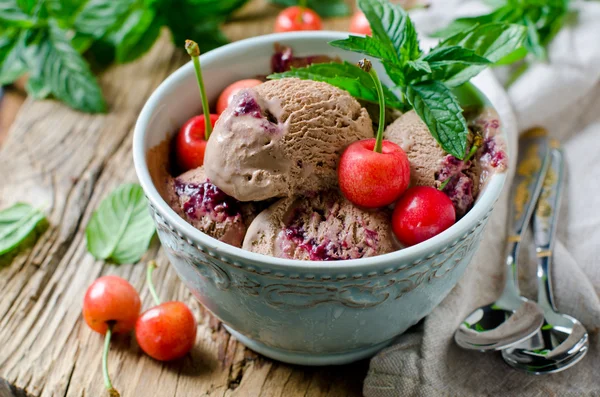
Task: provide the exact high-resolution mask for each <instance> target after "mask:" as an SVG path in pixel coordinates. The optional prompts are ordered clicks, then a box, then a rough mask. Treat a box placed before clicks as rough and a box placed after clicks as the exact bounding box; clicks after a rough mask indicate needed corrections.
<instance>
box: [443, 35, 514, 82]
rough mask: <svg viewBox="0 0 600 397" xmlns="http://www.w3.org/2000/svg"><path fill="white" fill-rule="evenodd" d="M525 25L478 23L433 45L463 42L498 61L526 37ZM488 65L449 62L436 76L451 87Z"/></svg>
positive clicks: (462, 43) (489, 58) (478, 53)
mask: <svg viewBox="0 0 600 397" xmlns="http://www.w3.org/2000/svg"><path fill="white" fill-rule="evenodd" d="M525 34H526V32H525V28H524V27H523V26H519V25H515V24H506V23H490V24H486V25H477V26H475V27H474V28H472V29H471V30H468V31H466V32H461V33H458V34H456V35H454V36H452V37H449V38H447V39H445V40H443V41H442V42H440V43H439V44H438V45H437V46H436V47H435V48H434V49H433V51H435V50H439V49H442V48H447V47H452V46H461V47H464V48H466V49H468V50H472V51H473V52H474V53H475V54H476V55H479V56H481V57H483V58H486V59H487V60H489V61H490V62H496V61H498V60H500V59H502V58H503V57H505V56H507V55H509V54H511V53H512V52H514V51H515V50H516V49H518V48H519V47H521V44H522V43H523V40H524V39H525ZM486 67H487V65H485V64H483V65H482V64H473V65H465V64H456V65H450V66H448V67H446V68H444V69H443V71H441V72H439V73H438V74H436V72H435V71H434V74H433V78H434V79H440V80H442V81H444V83H445V84H446V85H448V86H450V87H455V86H458V85H461V84H463V83H465V82H467V81H469V80H470V79H471V78H473V77H474V76H476V75H478V74H479V73H480V72H481V71H482V70H483V69H485V68H486Z"/></svg>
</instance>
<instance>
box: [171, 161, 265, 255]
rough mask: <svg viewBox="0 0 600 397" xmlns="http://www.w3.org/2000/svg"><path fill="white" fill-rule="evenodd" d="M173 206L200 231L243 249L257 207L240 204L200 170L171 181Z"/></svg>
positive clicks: (251, 204) (188, 172)
mask: <svg viewBox="0 0 600 397" xmlns="http://www.w3.org/2000/svg"><path fill="white" fill-rule="evenodd" d="M167 191H168V195H169V204H170V205H171V207H172V208H173V209H174V210H175V212H177V213H178V214H179V215H180V216H181V217H182V218H183V219H185V220H186V221H188V222H189V223H190V224H192V226H194V227H195V228H196V229H198V230H200V231H201V232H204V233H206V234H208V235H209V236H211V237H214V238H216V239H217V240H221V241H223V242H225V243H228V244H231V245H234V246H236V247H240V246H241V245H242V241H243V240H244V236H245V234H246V229H247V226H248V225H249V224H250V222H251V221H252V220H253V219H254V216H255V213H256V212H257V211H256V209H255V205H254V204H253V203H240V202H239V201H237V200H236V199H234V198H233V197H229V196H228V195H227V194H225V193H224V192H223V191H222V190H220V189H219V188H218V187H216V186H215V185H214V184H212V183H211V182H210V181H209V180H208V179H207V178H206V175H205V174H204V168H203V167H199V168H196V169H193V170H190V171H187V172H186V173H184V174H182V175H180V176H178V177H177V178H171V179H170V180H169V181H168V187H167Z"/></svg>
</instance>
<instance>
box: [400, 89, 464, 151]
mask: <svg viewBox="0 0 600 397" xmlns="http://www.w3.org/2000/svg"><path fill="white" fill-rule="evenodd" d="M406 99H407V100H408V102H409V103H410V104H411V105H412V107H413V109H414V110H415V112H416V113H417V114H418V115H419V117H420V118H421V120H423V122H424V123H425V124H427V127H428V128H429V131H430V132H431V135H432V136H433V137H434V138H435V140H436V141H437V142H438V143H439V144H440V146H441V147H442V148H443V149H444V150H445V151H446V152H448V153H450V154H451V155H453V156H454V157H456V158H459V159H462V158H464V157H465V152H466V148H467V134H468V130H467V121H466V120H465V118H464V116H463V110H462V108H461V107H460V104H459V103H458V100H457V98H456V97H455V96H454V94H453V93H452V91H450V89H449V88H448V87H446V86H445V85H444V84H443V83H441V82H439V81H425V82H422V83H417V84H409V85H408V87H407V88H406Z"/></svg>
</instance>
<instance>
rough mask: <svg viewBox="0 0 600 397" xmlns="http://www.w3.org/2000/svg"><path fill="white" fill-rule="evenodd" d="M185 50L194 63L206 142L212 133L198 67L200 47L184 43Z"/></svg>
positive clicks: (202, 80) (193, 42) (188, 42)
mask: <svg viewBox="0 0 600 397" xmlns="http://www.w3.org/2000/svg"><path fill="white" fill-rule="evenodd" d="M185 50H186V51H187V53H188V54H189V55H190V57H192V62H194V69H195V70H196V80H197V81H198V87H199V88H200V97H201V99H202V111H203V112H204V127H205V129H204V139H206V140H207V141H208V138H209V137H210V133H211V132H212V125H211V124H210V109H209V108H208V98H207V97H206V90H205V88H204V79H203V78H202V68H201V67H200V47H198V43H196V42H195V41H192V40H186V41H185Z"/></svg>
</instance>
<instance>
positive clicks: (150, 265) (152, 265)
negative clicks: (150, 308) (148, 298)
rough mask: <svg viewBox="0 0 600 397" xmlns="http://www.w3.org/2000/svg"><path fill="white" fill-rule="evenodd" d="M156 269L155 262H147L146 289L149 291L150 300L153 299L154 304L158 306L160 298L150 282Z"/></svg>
mask: <svg viewBox="0 0 600 397" xmlns="http://www.w3.org/2000/svg"><path fill="white" fill-rule="evenodd" d="M157 267H158V266H157V265H156V261H150V262H148V269H147V270H146V283H147V284H148V289H149V290H150V295H152V298H153V299H154V303H156V304H157V305H160V298H159V297H158V294H157V293H156V289H155V288H154V283H153V282H152V273H153V272H154V269H156V268H157Z"/></svg>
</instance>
